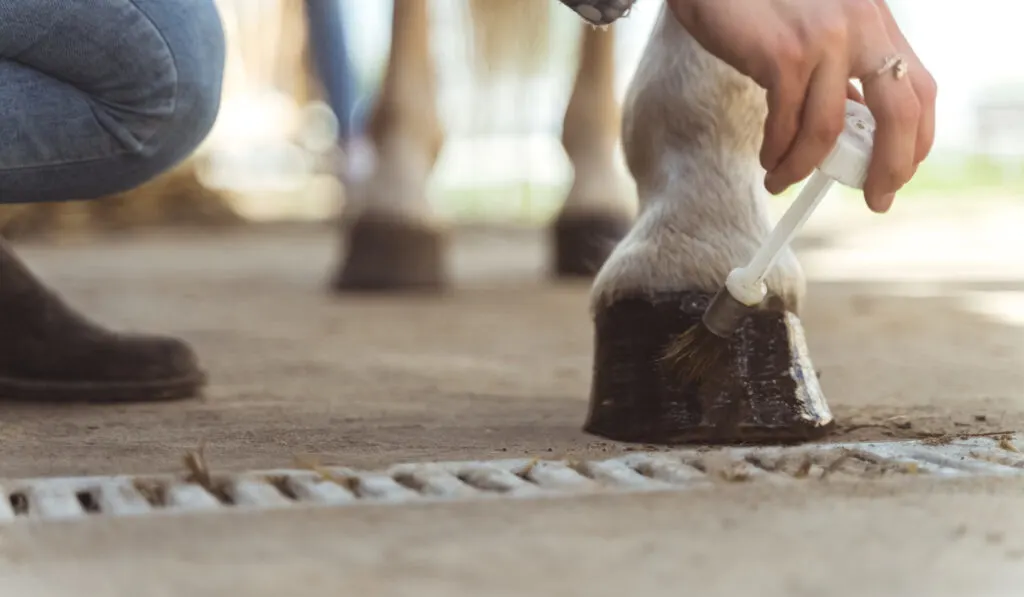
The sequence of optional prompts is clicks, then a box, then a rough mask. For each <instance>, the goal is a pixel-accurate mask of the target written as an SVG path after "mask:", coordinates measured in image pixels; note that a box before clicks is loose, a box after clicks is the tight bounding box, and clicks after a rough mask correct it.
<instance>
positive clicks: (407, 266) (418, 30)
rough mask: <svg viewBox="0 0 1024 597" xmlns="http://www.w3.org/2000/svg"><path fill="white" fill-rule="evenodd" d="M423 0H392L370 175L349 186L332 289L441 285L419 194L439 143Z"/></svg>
mask: <svg viewBox="0 0 1024 597" xmlns="http://www.w3.org/2000/svg"><path fill="white" fill-rule="evenodd" d="M428 5H429V2H428V0H394V13H393V16H392V28H391V33H392V36H391V54H390V56H389V58H388V64H387V69H386V71H385V75H384V82H383V85H382V87H381V91H380V94H379V96H378V97H377V100H376V105H375V106H374V111H373V114H372V115H371V118H370V122H369V136H370V138H371V139H372V140H373V143H374V145H375V147H376V153H377V158H376V164H375V167H374V171H373V172H372V173H371V174H370V176H369V177H368V178H367V179H366V180H364V181H361V182H360V183H358V184H356V185H354V188H352V189H350V201H351V203H352V204H353V205H354V206H355V207H356V209H357V210H358V211H357V215H355V217H354V219H353V220H352V221H351V225H350V227H349V230H348V231H347V234H345V235H344V236H345V238H346V240H347V252H346V255H345V258H344V261H343V262H342V263H341V265H340V267H339V269H338V271H337V273H336V274H335V276H334V278H333V280H332V287H333V289H335V290H338V291H351V290H408V289H437V288H440V287H442V286H444V285H445V283H446V276H445V267H444V259H445V253H446V248H447V234H446V233H445V231H444V230H443V229H442V227H441V225H440V224H439V223H438V221H437V220H436V218H435V216H434V214H433V212H432V210H431V207H430V204H429V203H428V201H427V197H426V184H427V180H428V178H429V176H430V173H431V171H432V170H433V168H434V163H435V162H436V161H437V156H438V154H439V153H440V151H441V146H442V144H443V143H444V132H443V130H442V128H441V123H440V119H439V117H438V113H437V80H436V75H435V65H434V63H433V59H432V56H431V49H430V27H429V25H430V21H429V12H428V11H429V6H428Z"/></svg>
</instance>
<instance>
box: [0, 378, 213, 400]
mask: <svg viewBox="0 0 1024 597" xmlns="http://www.w3.org/2000/svg"><path fill="white" fill-rule="evenodd" d="M206 379H207V377H206V374H204V373H197V374H195V375H189V376H186V377H179V378H175V379H162V380H154V381H135V382H122V383H113V382H52V381H35V380H24V379H12V378H4V377H0V400H17V401H22V400H24V401H35V402H156V401H164V400H183V399H186V398H193V397H197V396H198V394H199V392H200V390H201V389H202V388H203V386H205V385H206Z"/></svg>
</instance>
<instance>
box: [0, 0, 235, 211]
mask: <svg viewBox="0 0 1024 597" xmlns="http://www.w3.org/2000/svg"><path fill="white" fill-rule="evenodd" d="M224 52H225V48H224V32H223V29H222V28H221V22H220V16H219V15H218V13H217V10H216V8H215V6H214V1H213V0H0V203H21V202H34V201H62V200H70V199H91V198H96V197H100V196H103V195H109V194H111V193H117V192H122V191H126V190H129V189H132V188H134V187H137V186H139V185H140V184H142V183H144V182H146V181H148V180H149V179H151V178H153V177H154V176H156V175H158V174H160V173H162V172H164V171H166V170H168V169H170V168H171V167H173V166H174V165H176V164H177V163H179V162H180V161H182V160H183V159H185V158H186V157H188V155H189V154H190V153H191V152H192V151H193V150H194V149H195V148H196V146H197V145H199V143H200V142H201V141H202V140H203V139H204V138H205V137H206V135H207V134H208V133H209V131H210V128H211V127H212V125H213V122H214V120H215V118H216V115H217V111H218V109H219V107H220V93H221V78H222V76H223V71H224Z"/></svg>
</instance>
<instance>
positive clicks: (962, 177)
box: [431, 155, 1024, 225]
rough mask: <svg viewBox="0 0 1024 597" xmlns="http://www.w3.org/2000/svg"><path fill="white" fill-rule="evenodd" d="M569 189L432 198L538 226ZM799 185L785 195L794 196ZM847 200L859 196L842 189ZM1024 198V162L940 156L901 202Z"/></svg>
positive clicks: (469, 213) (451, 193)
mask: <svg viewBox="0 0 1024 597" xmlns="http://www.w3.org/2000/svg"><path fill="white" fill-rule="evenodd" d="M567 191H568V186H560V185H537V184H529V183H522V184H507V185H502V186H494V187H460V188H448V189H436V190H435V191H434V192H433V193H432V194H431V195H432V199H433V201H434V203H435V205H436V206H437V209H438V211H439V212H440V213H441V214H442V215H443V216H444V217H446V218H450V219H453V220H458V221H470V222H506V223H521V224H524V225H535V224H542V223H544V222H547V221H548V220H549V219H550V218H552V217H553V216H554V215H555V213H556V212H557V211H558V208H559V207H560V206H561V203H562V199H563V197H564V195H565V193H566V192H567ZM798 192H799V185H797V186H796V187H794V188H792V189H790V190H789V191H787V192H786V196H788V197H795V196H796V194H797V193H798ZM841 192H842V194H843V196H848V197H852V196H854V195H857V194H859V193H858V192H855V191H852V190H849V189H843V190H842V191H841ZM1013 196H1020V197H1022V198H1024V159H1018V160H1015V161H998V160H995V159H991V158H986V157H983V156H966V157H957V156H950V155H945V156H943V155H937V156H934V157H933V158H929V159H928V160H927V161H926V162H925V163H924V164H922V165H921V167H920V168H919V169H918V172H917V174H916V175H915V176H914V179H913V180H912V181H911V182H910V183H909V184H908V185H907V186H906V187H904V189H903V190H902V191H900V194H899V198H900V200H901V201H904V200H908V199H909V200H915V199H921V198H941V199H943V200H949V201H955V200H984V199H1005V198H1007V197H1013Z"/></svg>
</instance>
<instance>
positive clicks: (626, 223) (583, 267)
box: [551, 213, 633, 278]
mask: <svg viewBox="0 0 1024 597" xmlns="http://www.w3.org/2000/svg"><path fill="white" fill-rule="evenodd" d="M632 224H633V222H632V221H631V219H630V218H628V217H626V216H624V215H619V214H615V215H612V214H603V213H572V214H562V215H561V216H559V218H558V219H557V220H555V222H554V224H553V225H552V226H551V235H552V241H553V245H554V253H555V254H554V273H555V276H557V277H559V278H590V277H593V276H594V275H595V274H596V273H597V271H598V270H599V269H601V266H602V265H604V262H605V260H606V259H608V255H610V254H611V252H612V249H614V248H615V245H617V244H618V242H619V241H620V240H622V239H623V237H625V236H626V233H628V232H629V229H630V227H631V226H632Z"/></svg>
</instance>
